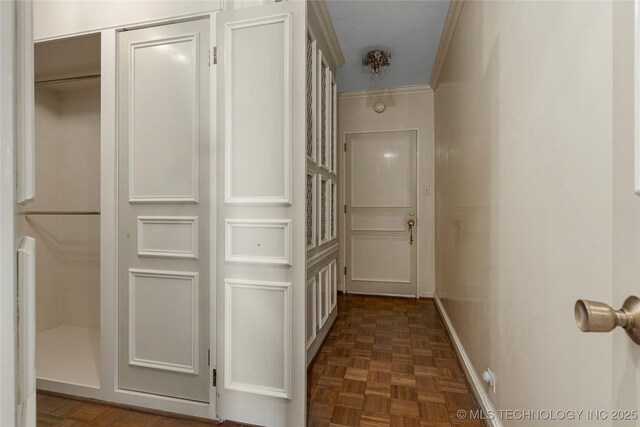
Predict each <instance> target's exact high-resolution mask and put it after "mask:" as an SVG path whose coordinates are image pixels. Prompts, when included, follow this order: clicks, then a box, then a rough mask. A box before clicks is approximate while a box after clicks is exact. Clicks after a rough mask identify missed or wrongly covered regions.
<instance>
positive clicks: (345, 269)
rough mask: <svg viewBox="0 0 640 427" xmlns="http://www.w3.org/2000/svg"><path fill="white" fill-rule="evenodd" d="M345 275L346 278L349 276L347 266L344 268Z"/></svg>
mask: <svg viewBox="0 0 640 427" xmlns="http://www.w3.org/2000/svg"><path fill="white" fill-rule="evenodd" d="M344 275H345V276H346V275H347V266H346V265H345V266H344Z"/></svg>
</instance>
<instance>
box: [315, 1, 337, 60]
mask: <svg viewBox="0 0 640 427" xmlns="http://www.w3.org/2000/svg"><path fill="white" fill-rule="evenodd" d="M307 15H308V16H307V18H308V19H309V20H310V21H311V22H312V24H313V25H312V26H313V27H314V28H315V29H316V30H317V31H318V33H319V34H318V35H320V36H321V37H322V39H323V41H324V43H325V44H326V45H327V50H328V53H329V56H330V57H331V62H332V63H333V64H335V67H336V68H338V67H340V66H341V65H342V64H344V56H343V54H342V49H340V43H339V42H338V37H337V36H336V33H335V31H334V30H333V24H332V22H331V17H330V16H329V11H328V10H327V6H326V4H325V2H324V0H314V1H308V2H307Z"/></svg>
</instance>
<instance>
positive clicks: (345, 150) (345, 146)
mask: <svg viewBox="0 0 640 427" xmlns="http://www.w3.org/2000/svg"><path fill="white" fill-rule="evenodd" d="M343 145H344V152H345V153H346V152H347V143H346V142H345V143H344V144H343Z"/></svg>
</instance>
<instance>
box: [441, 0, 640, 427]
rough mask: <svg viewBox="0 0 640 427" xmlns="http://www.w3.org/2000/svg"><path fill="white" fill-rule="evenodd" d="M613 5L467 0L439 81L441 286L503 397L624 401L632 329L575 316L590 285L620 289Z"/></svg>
mask: <svg viewBox="0 0 640 427" xmlns="http://www.w3.org/2000/svg"><path fill="white" fill-rule="evenodd" d="M630 9H631V8H630ZM612 10H613V6H612V3H609V2H471V1H469V2H465V3H464V6H463V8H462V11H461V15H460V19H459V22H458V25H457V28H456V31H455V33H454V36H453V39H452V43H451V46H450V48H449V51H448V53H447V55H446V59H445V63H444V68H443V70H442V73H441V75H440V80H439V85H438V86H437V88H436V91H435V137H436V189H437V192H436V207H437V212H436V281H437V282H436V292H437V294H438V296H439V297H440V298H442V300H443V303H444V307H445V308H446V311H447V313H448V315H449V317H450V318H451V320H452V322H453V325H454V327H455V329H456V330H457V332H458V335H459V336H460V338H461V340H462V343H463V345H464V347H465V349H466V351H467V353H468V354H469V356H470V359H471V362H472V364H473V366H474V367H475V370H476V371H477V372H482V371H483V370H484V369H485V368H491V369H492V370H493V371H494V372H495V373H496V377H497V390H496V393H495V394H493V393H492V392H489V396H490V397H491V399H492V400H493V402H494V404H495V406H496V407H497V408H498V409H566V408H580V409H582V408H584V409H592V408H598V409H605V410H606V409H609V408H610V407H611V405H612V396H611V388H610V384H611V375H612V352H611V348H612V336H614V334H617V335H615V336H619V335H620V332H621V331H616V332H615V333H614V334H583V333H581V332H579V331H578V329H577V327H576V325H575V321H574V319H573V305H574V302H575V300H576V299H578V298H587V299H593V300H601V301H605V302H608V303H615V304H620V303H621V300H619V299H616V301H615V302H614V301H613V300H612V296H613V295H612V287H613V283H612V278H613V274H614V272H615V271H616V270H615V269H614V268H613V261H614V254H619V253H620V252H622V251H620V252H618V251H616V252H614V247H613V236H614V235H613V227H612V223H613V221H614V216H613V214H612V212H613V205H612V201H613V199H614V191H613V188H614V187H613V184H614V181H613V177H614V169H613V165H614V160H615V162H620V161H622V162H625V163H626V164H627V165H626V167H627V168H629V167H630V165H631V163H630V162H631V161H632V160H631V158H632V152H633V151H632V146H631V145H629V144H632V141H630V140H629V139H628V138H627V140H626V141H621V142H620V143H621V144H623V145H624V146H625V147H626V148H625V149H624V150H620V151H619V152H615V153H614V134H616V133H619V130H620V129H619V128H618V124H617V123H616V121H615V119H614V115H613V113H612V112H613V111H614V109H613V108H614V96H613V85H614V66H613V62H612V58H613V50H614V32H615V31H619V30H618V27H619V23H620V22H619V21H620V19H619V17H618V18H615V19H614V16H613V14H612ZM623 15H624V14H623ZM628 16H629V17H631V16H632V13H631V12H630V11H628ZM627 29H628V27H627ZM627 42H629V40H627ZM629 60H630V61H631V62H632V57H631V56H630V55H628V59H627V61H629ZM617 84H620V83H619V82H618V81H617V82H616V85H617ZM620 91H622V92H624V91H627V92H630V91H631V87H630V86H629V85H628V80H627V84H625V83H623V88H622V89H620ZM626 105H627V108H628V107H629V103H628V102H627V104H626ZM625 133H626V134H627V135H626V136H627V137H628V131H623V132H622V136H623V137H624V134H625ZM619 136H620V135H619ZM628 171H629V170H627V175H628ZM627 178H628V176H627ZM625 185H626V187H627V190H626V191H629V190H631V189H632V182H631V181H629V180H627V182H626V184H625ZM635 205H636V208H637V205H638V202H637V200H636V202H635ZM636 211H637V209H636ZM617 215H618V214H617ZM619 215H621V216H624V214H623V213H622V212H620V213H619ZM627 215H628V214H627ZM633 221H636V222H637V221H638V216H637V215H636V216H635V217H634V218H633ZM636 228H637V227H636ZM620 232H621V233H622V232H624V228H622V229H621V230H620ZM634 253H635V254H637V253H638V252H637V251H636V252H634ZM637 260H638V258H637V257H636V258H634V259H633V260H630V261H631V262H633V263H634V264H636V265H637V263H638V261H637ZM634 286H635V287H636V288H635V289H636V291H637V276H636V278H635V285H634ZM625 339H626V338H625ZM636 354H637V353H636ZM636 360H637V357H636ZM636 363H637V362H636ZM626 409H636V407H635V406H634V407H632V408H626ZM505 424H507V425H511V424H513V423H511V422H505ZM556 424H557V423H555V422H546V423H544V425H546V426H548V425H556ZM585 424H588V423H585ZM521 425H522V424H521ZM527 425H536V423H534V422H532V423H528V424H527ZM540 425H542V423H540ZM564 425H567V424H566V423H565V424H564ZM581 425H582V424H581Z"/></svg>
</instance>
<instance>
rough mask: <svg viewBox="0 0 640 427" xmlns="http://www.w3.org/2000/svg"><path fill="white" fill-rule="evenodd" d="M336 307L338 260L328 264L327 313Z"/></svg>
mask: <svg viewBox="0 0 640 427" xmlns="http://www.w3.org/2000/svg"><path fill="white" fill-rule="evenodd" d="M337 305H338V260H337V259H335V258H334V259H333V260H332V261H331V262H330V263H329V313H331V312H333V310H334V309H335V308H336V306H337Z"/></svg>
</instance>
